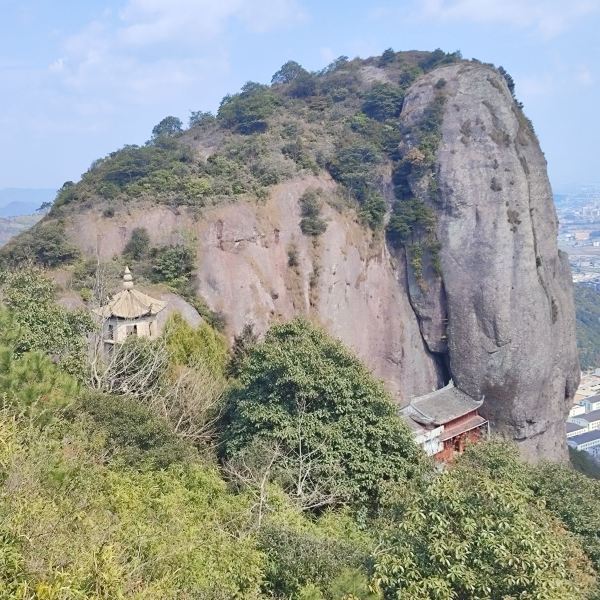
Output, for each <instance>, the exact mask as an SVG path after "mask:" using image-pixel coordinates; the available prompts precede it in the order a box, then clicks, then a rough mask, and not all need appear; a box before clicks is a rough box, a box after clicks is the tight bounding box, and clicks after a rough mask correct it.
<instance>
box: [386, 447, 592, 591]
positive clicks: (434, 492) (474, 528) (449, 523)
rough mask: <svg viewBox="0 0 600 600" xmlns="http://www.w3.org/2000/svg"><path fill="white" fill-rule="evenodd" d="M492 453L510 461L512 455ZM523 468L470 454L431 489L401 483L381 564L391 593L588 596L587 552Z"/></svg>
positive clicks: (427, 486) (590, 583) (433, 484)
mask: <svg viewBox="0 0 600 600" xmlns="http://www.w3.org/2000/svg"><path fill="white" fill-rule="evenodd" d="M480 451H481V450H480V449H477V448H474V449H473V450H472V452H471V454H473V453H475V454H476V453H477V452H480ZM483 451H484V452H486V451H487V450H486V449H485V446H484V448H483ZM493 454H495V455H498V454H499V455H500V456H499V458H500V459H501V460H500V468H502V466H503V465H506V466H507V467H510V464H511V463H512V461H511V460H510V456H509V457H508V460H506V459H505V458H504V456H505V455H504V452H503V451H501V452H500V453H498V452H494V453H493ZM520 471H521V469H520V468H519V466H518V463H517V465H516V468H515V470H514V471H511V472H508V473H505V472H503V471H502V470H500V469H499V470H497V471H493V470H490V471H488V469H485V468H481V466H480V464H479V461H475V462H473V461H472V459H471V458H470V457H469V456H467V458H466V459H465V460H464V461H460V462H459V464H458V465H457V466H456V467H455V468H453V469H450V470H448V471H446V472H445V473H443V474H441V475H440V476H438V477H435V478H433V479H432V480H431V482H430V483H429V484H427V485H426V487H425V489H420V490H419V491H418V492H416V493H413V492H411V491H410V490H407V489H398V490H397V496H396V499H395V501H393V502H391V506H392V514H393V517H391V518H392V519H393V521H394V524H393V525H392V526H391V527H390V528H389V529H386V533H385V535H384V539H383V540H382V548H383V551H382V552H381V553H380V554H378V556H377V557H376V564H375V582H376V583H378V585H379V588H380V589H381V590H382V591H384V594H385V597H386V598H387V597H390V598H392V597H399V596H400V595H401V596H403V597H404V596H406V597H407V598H415V599H423V600H425V599H427V598H464V599H469V600H471V599H472V600H475V599H482V600H483V599H489V600H492V599H495V598H519V597H521V598H525V597H530V598H535V597H537V598H548V599H551V598H552V599H556V600H558V599H560V598H570V599H573V600H576V599H581V600H583V599H584V598H589V597H590V596H589V594H590V592H591V591H592V590H591V588H592V585H593V582H594V581H593V577H592V573H591V571H590V569H589V566H588V565H587V564H586V560H585V557H584V556H582V552H581V550H580V548H578V547H577V545H576V544H575V543H574V540H573V538H571V536H569V535H568V534H566V533H565V531H564V529H563V528H562V526H561V524H560V522H559V521H558V520H557V519H555V518H553V517H552V515H551V514H550V513H549V512H548V511H546V510H544V509H543V507H542V506H541V505H540V503H539V502H538V501H537V500H536V499H535V497H534V496H533V494H532V493H531V492H530V491H529V490H527V489H526V487H525V486H523V485H522V482H521V480H520V478H519V473H520Z"/></svg>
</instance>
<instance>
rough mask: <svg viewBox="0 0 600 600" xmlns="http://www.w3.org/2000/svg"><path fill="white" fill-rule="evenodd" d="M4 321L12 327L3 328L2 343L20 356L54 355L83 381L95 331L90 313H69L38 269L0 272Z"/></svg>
mask: <svg viewBox="0 0 600 600" xmlns="http://www.w3.org/2000/svg"><path fill="white" fill-rule="evenodd" d="M0 294H1V300H2V303H3V304H4V305H5V306H6V307H7V308H8V309H9V315H8V316H5V317H4V318H8V319H10V320H11V322H12V325H11V326H10V328H0V344H4V345H8V346H10V347H12V348H13V349H14V352H15V354H16V355H17V356H19V355H22V354H24V353H26V352H29V351H32V350H35V351H39V352H42V353H44V354H47V355H50V356H52V357H53V359H54V360H56V361H57V362H58V363H59V364H60V365H61V366H62V367H63V368H64V369H65V370H67V371H68V372H70V373H71V374H73V375H75V376H77V377H79V378H81V377H83V376H84V371H85V367H84V365H85V352H86V349H87V340H86V335H87V334H88V333H89V332H90V331H91V330H92V321H91V319H90V317H89V315H88V313H87V312H83V311H69V310H66V309H65V308H63V307H62V306H59V305H58V304H57V302H56V297H55V295H56V288H55V284H54V282H52V281H50V280H49V279H48V278H47V277H45V276H44V274H43V272H42V271H40V270H39V269H36V268H29V269H21V270H18V271H5V272H3V273H0Z"/></svg>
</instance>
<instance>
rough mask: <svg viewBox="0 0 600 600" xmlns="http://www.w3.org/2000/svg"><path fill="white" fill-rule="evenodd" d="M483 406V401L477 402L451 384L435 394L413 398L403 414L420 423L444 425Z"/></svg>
mask: <svg viewBox="0 0 600 600" xmlns="http://www.w3.org/2000/svg"><path fill="white" fill-rule="evenodd" d="M482 404H483V400H481V401H477V400H475V399H474V398H472V397H471V396H469V395H468V394H465V392H463V391H461V390H459V389H458V388H457V387H454V384H453V383H452V382H450V383H449V384H448V385H447V386H446V387H443V388H441V389H439V390H436V391H435V392H431V393H429V394H426V395H425V396H419V397H418V398H413V399H412V400H411V401H410V404H409V405H408V406H407V407H406V408H405V409H404V410H403V411H402V412H403V413H404V414H407V415H408V416H410V417H411V418H412V419H414V420H415V421H417V422H419V423H423V424H432V425H443V424H444V423H448V422H449V421H452V420H453V419H458V417H462V416H463V415H466V414H467V413H469V412H471V411H473V410H477V409H478V408H479V407H480V406H481V405H482Z"/></svg>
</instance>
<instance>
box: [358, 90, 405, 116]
mask: <svg viewBox="0 0 600 600" xmlns="http://www.w3.org/2000/svg"><path fill="white" fill-rule="evenodd" d="M403 101H404V92H403V91H402V89H401V88H399V87H398V86H395V85H391V84H389V83H377V84H375V85H374V86H373V87H372V88H371V89H370V90H369V92H368V93H367V94H366V96H365V100H364V102H363V105H362V109H363V112H364V113H365V114H366V115H367V116H369V117H371V118H372V119H376V120H377V121H385V120H386V119H393V118H394V117H397V116H398V115H399V114H400V111H401V110H402V102H403Z"/></svg>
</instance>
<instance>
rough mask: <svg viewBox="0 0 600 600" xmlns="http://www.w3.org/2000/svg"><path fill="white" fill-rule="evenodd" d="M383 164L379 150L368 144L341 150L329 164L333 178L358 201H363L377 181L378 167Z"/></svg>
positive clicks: (357, 144)
mask: <svg viewBox="0 0 600 600" xmlns="http://www.w3.org/2000/svg"><path fill="white" fill-rule="evenodd" d="M380 163H381V155H380V153H379V152H378V151H377V149H376V148H375V147H374V146H373V145H371V144H369V143H367V142H362V143H355V144H352V145H350V146H346V147H343V148H340V149H339V150H338V151H337V152H336V154H335V156H334V157H333V159H332V160H331V161H330V163H329V164H328V169H329V172H330V173H331V176H332V177H333V178H334V179H336V180H337V181H339V182H340V183H341V184H343V185H344V186H345V187H347V188H348V189H349V190H350V191H351V192H352V193H353V194H354V195H355V196H356V198H358V200H363V199H364V198H365V197H366V195H367V193H368V191H369V190H370V189H372V186H373V185H374V184H375V180H376V167H377V165H379V164H380Z"/></svg>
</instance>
